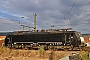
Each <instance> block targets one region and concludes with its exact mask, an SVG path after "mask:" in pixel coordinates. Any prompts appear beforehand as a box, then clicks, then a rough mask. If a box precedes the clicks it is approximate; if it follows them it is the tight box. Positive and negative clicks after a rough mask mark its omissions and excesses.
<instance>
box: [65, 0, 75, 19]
mask: <svg viewBox="0 0 90 60" xmlns="http://www.w3.org/2000/svg"><path fill="white" fill-rule="evenodd" d="M75 3H76V0H75V1H74V3H73V5H72V7H71V9H70V10H69V12H68V13H67V14H66V15H68V14H69V13H70V12H71V11H72V8H73V7H74V5H75ZM64 20H65V15H64Z"/></svg>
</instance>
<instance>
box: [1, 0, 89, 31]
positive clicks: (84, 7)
mask: <svg viewBox="0 0 90 60" xmlns="http://www.w3.org/2000/svg"><path fill="white" fill-rule="evenodd" d="M74 2H75V0H1V2H0V13H1V14H0V17H1V18H3V20H4V19H5V21H6V22H7V21H9V22H8V23H10V24H11V22H21V23H23V24H25V25H29V26H33V13H37V29H42V28H45V29H49V28H50V26H51V25H58V26H55V27H54V28H65V25H66V27H72V28H74V29H76V30H80V31H81V32H82V33H89V31H85V30H84V29H90V28H82V26H83V27H86V26H89V24H83V23H90V20H89V18H90V16H89V15H90V8H89V7H90V4H88V3H89V2H90V1H89V0H83V1H82V0H76V2H75V5H74V6H73V4H74ZM72 6H73V7H72ZM71 8H72V9H71ZM70 9H71V11H70ZM69 11H70V12H69ZM68 13H69V14H68ZM21 16H25V18H24V19H22V18H21ZM5 21H3V22H5ZM10 21H11V22H10ZM0 24H1V23H0ZM70 24H71V25H70ZM80 24H81V25H80ZM5 25H6V24H5ZM11 25H12V24H11ZM77 25H78V26H77ZM8 26H9V25H8ZM15 27H18V26H17V25H16V26H15ZM8 30H10V31H11V29H8ZM13 30H14V29H13Z"/></svg>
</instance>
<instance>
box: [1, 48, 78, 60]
mask: <svg viewBox="0 0 90 60" xmlns="http://www.w3.org/2000/svg"><path fill="white" fill-rule="evenodd" d="M79 52H80V51H52V50H51V51H48V50H47V51H43V52H42V51H41V52H40V51H39V50H20V49H9V48H5V47H0V60H59V59H60V58H62V57H64V56H70V55H72V53H77V54H78V53H79Z"/></svg>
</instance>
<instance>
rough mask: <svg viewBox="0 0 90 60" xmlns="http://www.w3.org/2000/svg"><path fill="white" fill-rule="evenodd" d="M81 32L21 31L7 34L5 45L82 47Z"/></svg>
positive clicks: (19, 46) (20, 46)
mask: <svg viewBox="0 0 90 60" xmlns="http://www.w3.org/2000/svg"><path fill="white" fill-rule="evenodd" d="M80 37H81V34H80V33H79V32H77V31H67V30H62V31H61V30H59V31H56V30H52V31H44V30H43V31H37V32H21V33H19V32H18V33H14V34H7V36H6V38H5V46H7V47H11V48H12V47H14V48H29V49H32V48H38V47H40V46H44V48H45V49H53V48H54V49H74V48H75V47H78V48H80V49H82V47H84V45H82V44H81V39H80Z"/></svg>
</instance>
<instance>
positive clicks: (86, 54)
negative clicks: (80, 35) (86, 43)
mask: <svg viewBox="0 0 90 60" xmlns="http://www.w3.org/2000/svg"><path fill="white" fill-rule="evenodd" d="M82 60H90V58H89V52H85V54H83V55H82Z"/></svg>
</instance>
